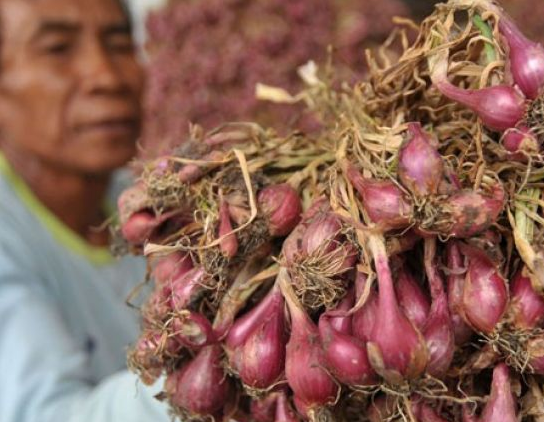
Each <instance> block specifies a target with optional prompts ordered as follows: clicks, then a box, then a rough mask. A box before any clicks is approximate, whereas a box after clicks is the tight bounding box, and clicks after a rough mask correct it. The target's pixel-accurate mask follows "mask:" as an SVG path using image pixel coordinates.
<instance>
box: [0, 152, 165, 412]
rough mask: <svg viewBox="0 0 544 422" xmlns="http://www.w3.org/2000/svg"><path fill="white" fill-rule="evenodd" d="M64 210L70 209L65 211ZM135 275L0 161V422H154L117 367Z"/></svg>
mask: <svg viewBox="0 0 544 422" xmlns="http://www.w3.org/2000/svg"><path fill="white" fill-rule="evenodd" d="M66 206H67V207H69V206H70V204H66ZM143 276H144V262H143V261H142V260H141V259H139V258H135V257H125V258H122V259H120V260H114V259H113V258H112V257H111V255H110V254H109V252H108V251H107V250H106V249H104V248H97V247H92V246H90V245H89V244H87V243H86V242H85V241H83V240H82V239H81V238H80V237H78V236H77V235H76V234H75V233H73V232H71V231H70V230H69V229H68V228H66V227H65V226H64V225H63V224H62V223H61V222H60V221H59V220H58V219H56V217H55V216H54V215H53V214H51V213H50V212H49V211H48V210H47V209H46V208H45V207H43V206H42V205H41V204H40V203H39V201H38V200H37V199H36V198H35V197H34V196H33V194H32V193H31V191H30V190H29V189H28V187H27V186H26V185H25V184H24V183H23V182H22V181H21V179H19V178H18V177H17V176H16V175H15V174H14V173H13V171H11V169H10V168H9V166H8V165H7V162H6V160H5V159H4V158H3V157H1V156H0V422H124V421H126V422H149V421H153V422H163V421H169V420H170V418H169V417H168V415H167V409H166V406H165V404H163V403H160V402H158V401H157V400H156V399H155V398H154V397H153V396H154V395H155V394H156V393H158V392H159V391H160V387H161V386H160V385H156V386H154V387H153V388H150V387H146V386H144V385H142V384H141V383H139V382H138V381H137V377H136V376H135V375H134V374H132V373H130V372H129V371H127V370H126V357H125V356H126V349H127V346H128V345H129V344H131V343H133V342H134V341H135V339H136V338H137V336H138V332H139V321H138V313H137V311H136V310H134V309H131V308H129V307H128V306H127V305H126V304H125V300H126V298H127V296H128V294H129V293H130V292H131V290H132V289H133V288H134V286H135V285H136V284H137V283H139V282H140V281H141V280H142V279H143Z"/></svg>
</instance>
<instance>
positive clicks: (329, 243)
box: [301, 213, 357, 275]
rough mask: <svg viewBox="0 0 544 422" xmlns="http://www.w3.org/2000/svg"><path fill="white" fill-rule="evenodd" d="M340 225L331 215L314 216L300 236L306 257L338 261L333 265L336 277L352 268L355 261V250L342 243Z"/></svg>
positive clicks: (337, 219) (347, 243) (348, 244)
mask: <svg viewBox="0 0 544 422" xmlns="http://www.w3.org/2000/svg"><path fill="white" fill-rule="evenodd" d="M341 229H342V224H341V222H340V219H339V218H338V217H337V216H336V215H334V214H333V213H323V214H319V215H317V216H315V217H314V218H313V219H312V221H311V222H310V223H309V224H308V227H307V229H306V231H305V232H304V235H303V236H302V245H301V246H302V253H303V254H304V255H306V256H309V255H321V256H325V255H326V256H327V257H328V259H330V260H338V264H337V265H335V269H336V270H337V271H336V272H337V275H340V274H342V273H344V272H346V271H347V270H350V269H351V268H353V264H355V260H356V258H357V257H356V251H355V248H354V247H353V246H352V245H351V244H350V243H349V242H346V241H343V239H342V235H341V233H340V231H341Z"/></svg>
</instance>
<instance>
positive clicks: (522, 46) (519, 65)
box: [499, 14, 544, 100]
mask: <svg viewBox="0 0 544 422" xmlns="http://www.w3.org/2000/svg"><path fill="white" fill-rule="evenodd" d="M499 30H500V32H501V33H502V34H503V35H504V37H505V38H506V41H507V42H508V46H509V47H510V51H509V59H510V71H511V72H512V76H513V78H514V82H515V83H516V84H517V85H518V86H519V88H520V89H521V91H522V92H523V93H524V94H525V96H526V97H528V98H530V99H532V100H534V99H536V98H537V97H538V96H539V95H540V93H541V92H542V86H543V85H544V48H543V47H542V45H540V44H539V43H536V42H533V41H531V40H529V39H527V38H526V37H525V36H524V35H523V34H522V32H521V31H520V30H519V28H518V27H517V26H516V25H515V24H514V22H513V21H512V20H511V19H510V18H509V17H508V16H506V15H505V14H501V15H500V19H499Z"/></svg>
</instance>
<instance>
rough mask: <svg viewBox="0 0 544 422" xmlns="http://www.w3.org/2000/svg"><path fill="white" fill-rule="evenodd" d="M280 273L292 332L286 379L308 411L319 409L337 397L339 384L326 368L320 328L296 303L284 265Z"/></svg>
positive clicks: (288, 350) (286, 363) (286, 360)
mask: <svg viewBox="0 0 544 422" xmlns="http://www.w3.org/2000/svg"><path fill="white" fill-rule="evenodd" d="M278 277H283V282H282V283H281V289H282V293H283V295H284V297H285V300H286V302H287V306H288V308H289V313H290V315H291V336H290V338H289V342H288V343H287V354H286V359H285V375H286V378H287V382H288V384H289V387H291V389H292V390H293V392H294V393H295V396H296V397H297V398H298V399H299V400H300V401H301V402H303V403H304V404H305V405H306V406H307V407H308V409H309V411H310V412H317V411H319V409H320V408H322V407H324V406H327V405H329V404H331V403H333V402H334V401H335V400H336V396H337V394H338V386H337V385H336V383H335V382H334V381H333V379H332V378H331V377H330V376H329V374H328V373H327V371H326V370H325V369H324V368H325V367H326V357H325V352H324V350H323V347H322V346H321V341H320V338H319V331H318V329H317V327H316V326H315V324H314V323H313V322H312V320H311V319H310V317H309V316H308V315H307V314H306V312H305V311H304V310H303V309H302V308H301V307H300V305H299V304H298V303H297V302H298V301H297V299H296V296H295V294H294V292H293V291H292V288H291V286H290V285H289V283H290V281H289V277H288V275H287V272H286V270H285V269H284V268H281V269H280V274H279V275H278Z"/></svg>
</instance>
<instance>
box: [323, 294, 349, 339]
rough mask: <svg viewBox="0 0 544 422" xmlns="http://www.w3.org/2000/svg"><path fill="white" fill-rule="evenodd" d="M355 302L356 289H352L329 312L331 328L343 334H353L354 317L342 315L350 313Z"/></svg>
mask: <svg viewBox="0 0 544 422" xmlns="http://www.w3.org/2000/svg"><path fill="white" fill-rule="evenodd" d="M354 302H355V289H354V288H351V289H349V290H348V292H347V293H346V295H345V296H344V298H343V299H342V300H341V301H340V302H339V303H338V305H337V306H336V308H335V309H334V310H333V311H331V312H329V313H328V315H329V323H330V325H331V327H332V328H333V329H334V330H336V331H338V332H339V333H342V334H351V332H352V328H351V321H352V316H351V315H348V316H345V315H342V314H343V313H345V312H348V311H349V310H350V309H351V308H352V307H353V304H354Z"/></svg>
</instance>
